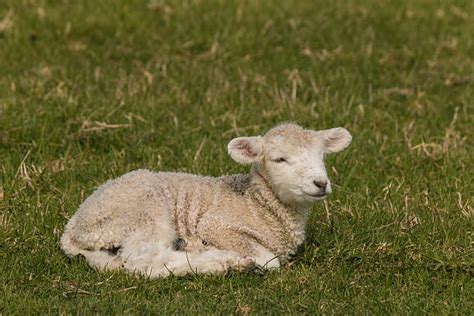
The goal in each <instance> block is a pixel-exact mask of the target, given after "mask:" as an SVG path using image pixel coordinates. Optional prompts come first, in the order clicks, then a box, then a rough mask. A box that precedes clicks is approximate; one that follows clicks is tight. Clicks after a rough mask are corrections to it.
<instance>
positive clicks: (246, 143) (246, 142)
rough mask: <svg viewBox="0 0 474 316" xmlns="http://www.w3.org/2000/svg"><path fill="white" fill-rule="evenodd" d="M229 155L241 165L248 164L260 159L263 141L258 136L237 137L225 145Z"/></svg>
mask: <svg viewBox="0 0 474 316" xmlns="http://www.w3.org/2000/svg"><path fill="white" fill-rule="evenodd" d="M227 150H228V151H229V155H230V156H231V157H232V159H234V160H235V161H237V162H238V163H241V164H244V165H246V164H250V163H253V162H256V161H258V160H260V159H261V156H262V153H263V140H262V137H260V136H253V137H237V138H234V139H233V140H231V141H230V142H229V145H227Z"/></svg>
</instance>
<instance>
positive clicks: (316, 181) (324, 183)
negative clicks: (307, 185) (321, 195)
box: [313, 180, 328, 191]
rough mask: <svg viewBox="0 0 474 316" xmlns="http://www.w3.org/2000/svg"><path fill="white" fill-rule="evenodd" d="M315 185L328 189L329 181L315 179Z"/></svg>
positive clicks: (322, 189) (323, 189) (321, 188)
mask: <svg viewBox="0 0 474 316" xmlns="http://www.w3.org/2000/svg"><path fill="white" fill-rule="evenodd" d="M313 183H314V185H315V186H317V187H318V189H320V190H321V191H326V186H327V185H328V182H327V181H318V180H314V181H313Z"/></svg>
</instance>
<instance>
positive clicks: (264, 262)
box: [254, 244, 280, 270]
mask: <svg viewBox="0 0 474 316" xmlns="http://www.w3.org/2000/svg"><path fill="white" fill-rule="evenodd" d="M254 249H255V257H254V259H255V262H256V264H257V266H258V267H259V268H260V269H264V270H271V269H278V268H280V260H279V258H278V256H276V255H275V254H274V253H273V252H271V251H270V250H268V249H267V248H265V247H263V246H262V245H258V244H256V245H254Z"/></svg>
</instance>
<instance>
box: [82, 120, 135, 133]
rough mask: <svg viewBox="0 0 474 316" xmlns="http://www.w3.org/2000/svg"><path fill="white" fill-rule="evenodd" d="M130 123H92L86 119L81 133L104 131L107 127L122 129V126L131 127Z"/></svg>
mask: <svg viewBox="0 0 474 316" xmlns="http://www.w3.org/2000/svg"><path fill="white" fill-rule="evenodd" d="M130 126H131V125H130V124H108V123H104V122H97V121H96V122H94V123H90V122H89V121H87V120H86V121H84V123H82V126H81V128H80V129H79V134H86V133H90V132H97V131H103V130H107V129H120V128H129V127H130Z"/></svg>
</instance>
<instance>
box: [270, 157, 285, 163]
mask: <svg viewBox="0 0 474 316" xmlns="http://www.w3.org/2000/svg"><path fill="white" fill-rule="evenodd" d="M273 162H276V163H282V162H288V160H286V159H285V158H283V157H280V158H277V159H273Z"/></svg>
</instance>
